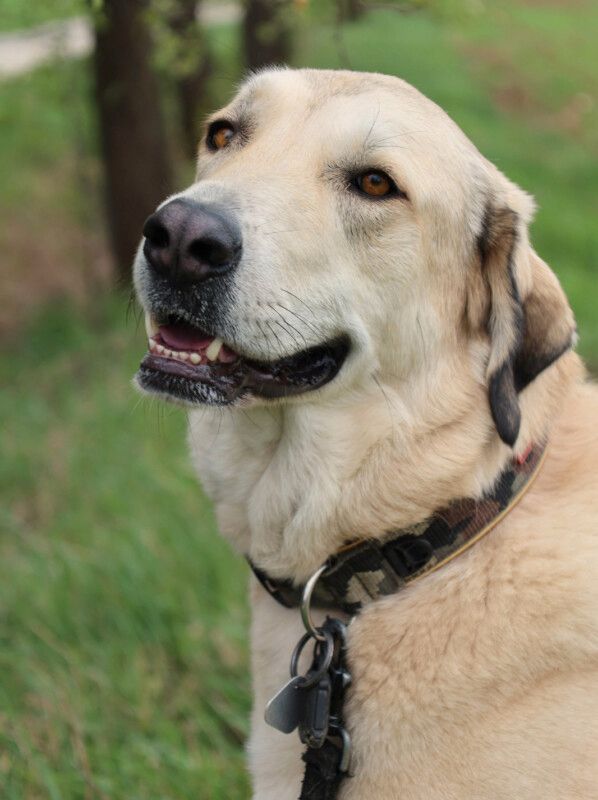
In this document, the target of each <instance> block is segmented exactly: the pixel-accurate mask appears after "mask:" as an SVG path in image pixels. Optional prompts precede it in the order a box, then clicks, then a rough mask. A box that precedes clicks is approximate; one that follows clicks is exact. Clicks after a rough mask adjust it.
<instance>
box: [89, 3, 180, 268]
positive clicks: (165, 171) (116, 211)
mask: <svg viewBox="0 0 598 800" xmlns="http://www.w3.org/2000/svg"><path fill="white" fill-rule="evenodd" d="M102 9H103V16H102V17H101V18H100V19H98V21H97V24H96V47H95V56H94V72H95V91H96V101H97V107H98V114H99V132H100V144H101V149H102V155H103V162H104V170H105V179H106V207H107V216H108V225H109V231H110V237H111V240H112V249H113V254H114V259H115V262H116V268H117V274H118V277H119V279H120V280H121V281H122V282H123V283H128V282H129V281H130V275H131V262H132V259H133V255H134V253H135V250H136V248H137V244H138V242H139V240H140V238H141V228H142V225H143V221H144V219H145V218H146V217H147V216H148V215H149V214H151V212H152V211H153V210H154V209H155V207H156V206H157V204H158V203H159V202H160V201H161V200H162V199H163V198H164V197H165V195H166V194H168V192H169V191H170V189H171V186H172V180H171V165H170V159H169V153H168V147H167V142H166V136H165V132H164V125H163V120H162V115H161V110H160V100H159V87H158V81H157V78H156V75H155V73H154V72H153V69H152V64H151V51H152V42H151V36H150V33H149V30H148V28H147V24H146V21H145V18H144V15H145V13H146V11H147V2H146V0H126V2H125V1H124V0H104V2H103V6H102Z"/></svg>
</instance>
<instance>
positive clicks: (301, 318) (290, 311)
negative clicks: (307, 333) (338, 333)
mask: <svg viewBox="0 0 598 800" xmlns="http://www.w3.org/2000/svg"><path fill="white" fill-rule="evenodd" d="M275 305H277V306H279V307H280V308H284V310H285V311H288V312H289V314H292V315H293V316H294V317H297V319H298V320H301V322H303V324H304V325H307V326H308V327H309V328H311V329H312V331H313V332H314V333H315V334H316V335H317V336H319V335H320V331H319V330H318V329H317V328H316V327H315V326H314V325H312V324H311V322H308V321H307V320H306V319H305V317H302V316H301V314H297V312H296V311H293V309H292V308H287V307H286V306H283V304H282V303H275ZM289 324H290V323H289Z"/></svg>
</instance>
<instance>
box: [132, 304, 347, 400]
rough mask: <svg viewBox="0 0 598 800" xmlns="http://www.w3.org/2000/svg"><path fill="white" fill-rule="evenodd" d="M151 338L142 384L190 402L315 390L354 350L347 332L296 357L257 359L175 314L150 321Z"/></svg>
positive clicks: (271, 396)
mask: <svg viewBox="0 0 598 800" xmlns="http://www.w3.org/2000/svg"><path fill="white" fill-rule="evenodd" d="M148 336H149V340H148V344H149V352H148V353H147V355H146V356H145V358H144V359H143V361H142V362H141V366H140V367H139V371H138V373H137V381H138V383H139V385H140V386H141V388H143V389H145V390H147V391H150V392H154V393H158V394H162V395H167V396H169V397H171V398H174V399H177V400H180V401H183V402H186V403H190V404H197V403H207V404H211V405H230V404H231V403H234V402H235V401H237V400H240V399H242V398H246V397H251V396H253V397H260V398H263V399H277V398H283V397H290V396H293V395H298V394H303V393H304V392H309V391H313V390H314V389H318V388H320V387H321V386H324V384H326V383H328V382H329V381H331V380H332V379H333V378H334V377H335V376H336V375H337V373H338V371H339V370H340V368H341V367H342V365H343V363H344V361H345V358H346V357H347V354H348V352H349V340H348V338H347V337H346V336H342V337H339V338H337V339H335V340H333V341H331V342H328V343H326V344H322V345H318V346H315V347H310V348H307V349H306V350H302V351H300V352H298V353H295V354H294V355H291V356H286V357H284V358H280V359H277V360H274V361H257V360H254V359H250V358H247V357H245V356H243V355H241V354H239V353H237V352H235V351H234V350H233V349H232V348H231V347H229V346H228V345H227V344H226V343H225V342H224V341H223V340H222V339H220V338H219V337H217V336H211V335H210V334H208V333H206V332H205V331H202V330H201V329H200V328H197V327H195V326H194V325H190V324H189V323H187V322H185V321H182V320H180V319H177V318H176V317H169V318H167V319H166V320H164V321H163V322H162V323H160V322H154V321H149V322H148Z"/></svg>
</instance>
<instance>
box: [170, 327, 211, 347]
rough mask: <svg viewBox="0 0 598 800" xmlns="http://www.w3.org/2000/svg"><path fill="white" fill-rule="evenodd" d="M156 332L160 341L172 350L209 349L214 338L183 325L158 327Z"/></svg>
mask: <svg viewBox="0 0 598 800" xmlns="http://www.w3.org/2000/svg"><path fill="white" fill-rule="evenodd" d="M158 332H159V334H160V336H161V337H162V341H163V342H164V343H165V344H167V345H168V347H170V348H172V349H173V350H203V349H205V348H206V347H209V345H210V343H211V342H212V340H213V338H214V337H213V336H208V335H207V333H203V332H202V331H200V330H198V329H197V328H194V327H193V326H192V325H185V324H184V323H177V324H176V325H160V328H159V331H158Z"/></svg>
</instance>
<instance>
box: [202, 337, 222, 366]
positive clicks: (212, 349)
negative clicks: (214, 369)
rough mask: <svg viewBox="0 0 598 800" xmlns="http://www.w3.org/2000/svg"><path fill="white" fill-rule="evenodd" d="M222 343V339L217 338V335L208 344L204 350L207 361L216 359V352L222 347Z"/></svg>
mask: <svg viewBox="0 0 598 800" xmlns="http://www.w3.org/2000/svg"><path fill="white" fill-rule="evenodd" d="M223 344H224V342H223V341H222V339H218V337H216V338H215V339H213V340H212V342H211V343H210V346H209V347H208V349H207V350H206V356H207V357H208V361H217V360H218V353H219V352H220V348H221V347H222V345H223Z"/></svg>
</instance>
